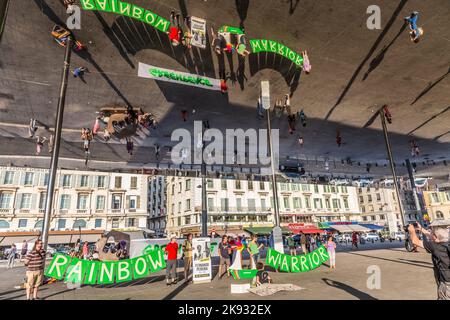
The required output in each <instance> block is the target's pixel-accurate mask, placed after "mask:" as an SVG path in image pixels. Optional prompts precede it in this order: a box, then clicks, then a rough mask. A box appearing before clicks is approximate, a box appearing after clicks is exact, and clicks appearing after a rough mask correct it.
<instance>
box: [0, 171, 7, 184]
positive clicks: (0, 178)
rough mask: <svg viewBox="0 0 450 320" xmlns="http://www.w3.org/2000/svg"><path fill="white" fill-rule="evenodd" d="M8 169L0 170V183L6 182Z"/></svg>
mask: <svg viewBox="0 0 450 320" xmlns="http://www.w3.org/2000/svg"><path fill="white" fill-rule="evenodd" d="M5 175H6V171H2V172H0V184H4V182H5Z"/></svg>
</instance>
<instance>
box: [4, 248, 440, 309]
mask: <svg viewBox="0 0 450 320" xmlns="http://www.w3.org/2000/svg"><path fill="white" fill-rule="evenodd" d="M382 247H383V248H382ZM336 261H337V269H336V270H330V269H328V268H327V267H326V266H321V267H320V268H318V269H316V270H314V271H312V272H308V273H275V272H271V273H270V275H271V277H272V278H273V280H274V282H276V283H292V284H295V285H298V286H300V287H302V288H304V289H303V290H301V291H294V292H279V293H276V294H274V295H272V296H269V297H264V298H262V297H259V296H257V295H254V294H251V293H247V294H231V291H230V285H231V284H233V283H235V284H237V283H246V282H249V281H248V280H232V279H231V278H230V279H228V278H226V276H225V277H224V278H223V279H222V280H217V277H215V279H214V280H213V281H212V282H211V283H207V284H192V283H191V284H188V285H186V284H184V283H183V281H181V282H179V283H178V284H177V285H172V286H166V284H165V281H164V272H159V273H156V274H154V275H152V276H151V277H148V278H145V279H141V280H136V281H132V282H127V283H122V284H115V285H97V286H83V287H81V288H78V289H73V288H68V287H67V285H66V284H64V283H63V282H57V283H54V284H51V285H45V286H43V287H42V288H41V289H42V290H41V295H40V297H41V298H43V299H45V300H95V299H98V300H135V299H198V300H212V299H227V300H233V299H261V300H262V299H264V300H266V299H299V300H307V299H329V300H335V299H345V300H355V299H356V300H358V299H361V300H373V299H400V300H409V299H413V300H429V299H431V300H434V299H436V298H437V295H436V285H435V281H434V277H433V268H432V263H431V257H430V255H429V254H427V253H426V252H425V251H424V250H420V252H419V253H408V252H406V251H405V249H404V248H402V247H401V246H400V244H399V243H398V242H397V243H386V244H367V245H365V246H363V247H362V248H361V249H360V250H350V249H349V246H343V247H342V248H341V249H340V250H339V251H338V253H337V258H336ZM214 264H217V262H216V261H214V260H213V265H214ZM373 266H376V267H379V270H380V276H381V281H380V284H381V286H380V288H379V289H369V288H368V286H367V280H368V278H369V277H370V276H371V274H369V273H368V268H369V270H370V269H371V268H374V267H373ZM376 267H375V268H376ZM182 273H183V272H182V268H178V274H179V275H180V276H182ZM213 273H214V275H215V274H216V273H217V267H214V270H213ZM24 274H25V269H24V267H23V266H18V267H16V268H14V269H12V270H11V269H9V270H7V269H5V268H1V269H0V300H10V299H13V300H23V299H25V290H23V289H16V288H15V286H17V285H18V284H19V283H20V282H21V280H22V279H23V277H24ZM412 288H414V289H412Z"/></svg>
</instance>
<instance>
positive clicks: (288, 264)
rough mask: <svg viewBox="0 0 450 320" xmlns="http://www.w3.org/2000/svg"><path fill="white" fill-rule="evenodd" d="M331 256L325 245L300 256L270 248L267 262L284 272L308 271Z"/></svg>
mask: <svg viewBox="0 0 450 320" xmlns="http://www.w3.org/2000/svg"><path fill="white" fill-rule="evenodd" d="M329 258H330V257H329V255H328V252H327V250H326V249H325V247H324V246H320V247H319V248H318V249H316V250H314V251H313V252H311V253H308V254H303V255H300V256H291V255H288V254H283V253H279V252H278V251H276V250H273V249H268V251H267V256H266V264H267V265H269V266H271V267H272V268H275V269H280V270H281V271H284V272H307V271H311V270H314V269H316V268H318V267H319V266H320V265H322V263H324V262H325V261H327V260H328V259H329Z"/></svg>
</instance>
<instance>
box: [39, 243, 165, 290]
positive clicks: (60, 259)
mask: <svg viewBox="0 0 450 320" xmlns="http://www.w3.org/2000/svg"><path fill="white" fill-rule="evenodd" d="M165 267H166V261H165V260H164V252H163V251H162V250H153V251H151V252H149V253H147V254H144V255H142V256H140V257H136V258H133V259H126V260H119V261H89V260H81V259H78V258H71V257H70V256H68V255H66V254H60V253H58V254H55V255H54V256H53V259H52V261H51V262H50V265H49V266H48V268H47V270H46V271H45V275H46V276H47V277H51V278H55V279H57V280H65V281H67V282H71V283H82V284H110V283H121V282H126V281H131V280H133V279H140V278H144V277H147V276H148V274H149V272H157V271H159V270H162V269H164V268H165Z"/></svg>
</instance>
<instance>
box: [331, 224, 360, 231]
mask: <svg viewBox="0 0 450 320" xmlns="http://www.w3.org/2000/svg"><path fill="white" fill-rule="evenodd" d="M349 226H350V225H349V224H333V225H330V226H329V228H330V229H334V230H336V231H339V232H340V233H346V232H353V231H355V230H352V229H350V228H349Z"/></svg>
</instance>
